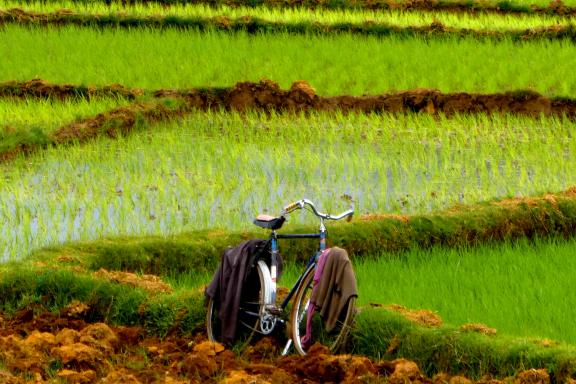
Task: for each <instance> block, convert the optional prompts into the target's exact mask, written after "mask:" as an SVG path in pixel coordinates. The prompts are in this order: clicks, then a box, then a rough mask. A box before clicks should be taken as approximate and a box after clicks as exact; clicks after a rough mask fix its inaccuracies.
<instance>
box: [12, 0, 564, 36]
mask: <svg viewBox="0 0 576 384" xmlns="http://www.w3.org/2000/svg"><path fill="white" fill-rule="evenodd" d="M6 7H7V8H11V7H22V8H23V9H24V10H28V11H34V12H55V11H57V10H59V9H62V8H65V9H72V10H74V11H75V12H77V13H80V14H106V15H110V16H112V17H113V16H114V15H119V14H122V15H128V16H132V17H140V18H145V17H147V16H151V15H154V16H163V17H171V16H172V17H182V18H202V19H204V18H214V17H228V18H231V19H237V18H241V17H245V16H250V17H256V18H259V19H263V20H266V21H270V22H279V23H286V24H294V23H320V24H326V25H333V24H337V23H352V24H363V23H384V24H389V25H391V26H398V27H408V26H429V25H430V24H432V23H433V22H435V23H438V22H440V23H442V24H443V25H445V26H448V27H454V28H467V29H475V30H496V31H497V30H525V29H533V28H542V27H546V26H551V25H556V26H562V25H564V26H565V25H570V24H571V20H570V18H569V17H562V16H556V15H537V14H520V15H515V14H505V15H498V14H479V15H471V14H467V13H450V12H440V11H438V12H418V11H413V12H405V11H398V10H388V11H373V10H362V9H334V10H322V11H319V10H311V9H306V8H269V7H265V6H261V7H250V6H240V7H230V6H226V5H222V6H219V7H212V6H210V5H208V4H186V5H181V4H180V5H173V6H171V7H165V6H162V5H160V4H147V5H143V4H134V5H130V6H125V5H122V4H120V3H113V4H110V5H106V4H104V3H101V2H95V3H77V2H70V1H61V2H50V3H46V2H31V3H26V4H21V2H16V1H8V2H7V3H6Z"/></svg>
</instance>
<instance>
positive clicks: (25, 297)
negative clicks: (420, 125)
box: [0, 191, 576, 381]
mask: <svg viewBox="0 0 576 384" xmlns="http://www.w3.org/2000/svg"><path fill="white" fill-rule="evenodd" d="M575 228H576V200H575V198H574V192H573V191H572V192H569V193H567V194H556V195H547V196H545V197H540V198H531V199H526V200H522V201H508V202H494V203H490V204H481V205H477V206H470V207H462V208H461V209H460V210H449V211H445V212H437V213H435V214H429V215H420V216H409V217H406V218H405V219H404V220H399V219H398V218H390V217H388V218H383V219H378V220H371V221H356V222H353V223H350V224H346V223H343V224H341V225H335V226H333V228H332V231H331V238H332V239H333V241H334V242H335V243H336V244H339V245H342V246H344V247H346V248H347V249H349V250H350V252H351V254H352V257H353V260H355V263H356V268H357V274H358V278H359V281H360V285H359V288H360V294H361V295H362V302H363V303H366V302H368V301H370V302H374V301H376V302H381V303H383V304H389V303H391V302H396V303H400V304H406V305H414V306H419V305H417V304H416V303H418V302H420V303H422V302H426V303H427V305H426V308H431V309H434V310H438V311H439V312H440V313H441V314H442V315H443V316H445V319H446V320H447V322H449V323H450V324H453V325H445V326H441V327H433V328H427V327H422V326H418V325H415V324H412V323H410V322H409V321H407V320H405V319H403V318H402V317H400V316H399V315H398V314H396V313H394V312H393V311H389V310H387V309H383V308H364V310H363V311H362V312H361V313H360V314H359V317H358V325H357V329H356V331H355V333H354V339H353V340H354V342H353V348H354V349H355V351H356V352H358V353H362V354H366V355H369V356H372V357H385V358H387V359H392V358H395V357H399V356H404V357H408V358H412V359H415V360H416V361H417V362H418V363H419V364H420V366H421V367H422V368H423V370H424V371H425V372H426V373H428V374H432V373H435V372H438V371H448V372H450V373H466V374H469V375H473V376H480V375H483V374H486V373H489V374H492V375H495V376H506V375H509V374H511V373H513V372H514V371H515V370H518V369H527V368H530V367H538V368H540V367H544V368H547V369H549V370H550V371H551V372H552V373H553V374H554V375H555V377H556V378H557V379H558V380H559V381H560V380H561V377H563V376H564V377H565V376H566V375H567V374H572V373H573V372H574V371H575V365H574V361H575V359H574V358H575V356H576V351H575V349H574V347H571V346H569V345H567V344H563V343H557V342H554V341H542V340H539V339H538V337H541V336H542V335H544V336H548V337H555V338H558V339H560V338H562V339H563V340H568V341H571V340H572V339H571V338H574V334H573V332H568V331H569V329H570V324H569V323H568V322H569V319H570V318H571V317H570V316H566V313H571V311H572V310H573V309H572V308H573V306H572V307H571V306H570V303H569V302H567V301H566V300H563V301H562V302H561V303H559V302H557V301H556V300H559V299H561V298H563V296H564V295H566V292H568V291H569V289H570V285H571V276H570V274H569V272H568V271H569V270H570V267H569V266H570V265H571V263H573V262H571V261H570V260H569V256H571V251H572V249H573V247H574V240H570V241H568V242H562V241H551V242H549V241H547V240H541V241H538V240H537V241H535V243H528V242H522V243H520V245H506V244H505V245H503V246H499V245H497V242H500V241H513V239H525V238H534V236H559V235H560V236H571V234H572V233H573V232H574V229H575ZM304 229H305V228H300V230H304ZM255 235H257V233H251V234H250V233H238V232H237V233H227V232H223V231H205V232H193V233H189V234H183V235H180V236H172V237H163V238H110V239H108V240H102V241H98V242H91V243H71V244H68V245H66V246H63V247H55V248H48V249H44V250H42V251H40V252H37V253H35V254H34V255H32V257H31V258H30V259H27V260H26V261H24V262H23V263H10V264H5V265H4V266H3V267H2V268H1V272H0V273H1V274H2V280H1V283H0V293H1V294H2V297H4V300H3V303H2V307H1V308H0V309H1V310H2V311H3V312H4V313H8V314H9V313H11V312H14V311H16V310H17V309H19V308H23V307H24V308H26V307H28V308H29V307H30V306H32V307H34V308H38V307H37V305H42V306H44V307H45V308H49V309H51V310H54V311H57V310H58V309H59V308H62V307H64V306H66V305H67V304H68V303H70V302H71V301H72V300H80V301H82V302H85V303H87V304H88V305H89V306H90V308H91V310H90V311H89V312H88V314H87V315H86V316H87V319H88V320H91V321H102V320H104V321H107V322H109V323H111V324H127V325H139V326H143V327H144V328H145V329H147V330H148V331H149V332H151V333H153V334H159V335H165V334H167V333H169V332H170V333H174V332H176V333H179V334H183V335H190V333H191V332H193V331H194V330H196V329H198V327H201V326H202V319H203V309H202V305H201V301H202V297H201V290H199V289H198V286H199V285H201V284H203V283H205V282H206V281H207V280H208V278H209V276H210V274H211V273H212V271H213V270H214V269H215V267H216V265H217V263H218V255H219V253H220V252H221V250H222V249H223V247H225V246H226V245H229V244H236V243H238V242H239V241H240V240H241V239H242V238H245V237H252V236H255ZM433 244H436V245H437V246H438V247H437V248H432V249H431V250H430V251H419V250H417V249H421V248H422V247H424V248H426V247H430V246H431V245H433ZM477 244H485V245H484V246H483V247H480V248H479V249H476V250H472V251H466V250H465V248H458V250H452V251H449V250H447V249H446V248H444V247H453V246H467V245H477ZM285 245H286V247H285V248H284V250H285V251H284V253H283V254H284V255H285V259H286V262H287V263H288V264H289V265H293V264H294V262H296V260H297V259H298V258H301V257H302V256H303V255H304V254H305V253H306V252H305V248H307V246H306V245H304V244H302V243H301V242H300V243H289V244H285ZM414 247H416V248H414ZM440 247H442V248H440ZM399 250H406V251H409V252H408V253H403V252H400V253H397V252H398V251H399ZM382 252H392V254H390V253H384V254H383V253H382ZM394 254H395V255H396V256H394ZM374 257H376V259H374ZM360 260H362V261H360ZM519 261H521V263H519ZM453 263H455V264H456V266H457V268H454V265H452V264H453ZM100 268H106V269H108V270H126V271H135V272H137V273H153V274H156V275H159V276H161V277H163V279H164V280H165V281H167V282H169V283H171V285H172V287H173V288H174V289H175V290H174V292H172V293H163V292H161V291H159V290H156V291H154V292H149V291H145V290H143V289H141V288H130V287H127V286H125V285H121V284H117V283H115V282H114V281H113V280H112V281H111V280H107V279H106V278H102V277H98V276H97V275H94V274H93V271H98V270H99V269H100ZM455 269H456V271H455ZM383 270H388V272H383V274H382V275H380V274H379V275H378V279H375V278H374V275H373V274H374V273H377V272H378V271H381V272H382V271H383ZM458 272H460V273H458ZM542 272H543V273H544V274H546V273H547V274H548V275H543V274H542ZM386 276H389V279H387V283H386V284H381V282H382V280H383V278H384V279H385V278H386ZM287 279H288V280H290V278H287ZM393 279H396V280H397V281H396V282H394V281H393ZM550 279H553V280H554V283H555V284H554V285H552V286H551V285H550V284H549V282H550ZM375 281H378V282H379V284H375ZM512 281H514V282H516V284H514V286H511V285H512V284H511V282H512ZM426 283H428V284H426ZM505 284H507V285H505ZM499 285H504V286H505V287H508V288H509V289H501V290H499V289H498V286H499ZM431 287H433V288H435V289H432V288H431ZM501 288H503V287H501ZM385 291H386V292H385ZM462 293H465V294H464V295H463V294H462ZM461 297H464V298H467V297H468V298H469V297H474V299H475V300H476V301H475V302H474V303H470V302H467V301H466V300H464V301H458V298H461ZM447 303H450V304H447ZM468 304H472V305H471V306H470V305H468ZM482 304H484V305H482ZM498 305H502V306H503V307H504V308H507V309H508V312H505V311H504V308H498V307H497V306H498ZM527 305H532V306H533V307H534V308H526V306H527ZM431 306H433V307H431ZM471 307H473V308H478V307H480V308H481V309H484V310H483V311H482V313H479V312H474V310H473V309H471ZM562 311H568V312H562ZM559 313H561V314H562V315H563V316H560V315H558V314H559ZM555 314H556V315H558V316H554V315H555ZM509 316H512V318H511V319H510V318H508V317H509ZM552 318H554V319H553V321H552V320H551V319H552ZM448 319H449V320H448ZM478 321H485V322H487V323H488V324H489V325H490V326H495V327H497V328H498V329H499V332H498V333H497V334H496V335H479V334H476V333H474V332H466V331H462V330H460V329H458V328H456V327H455V326H459V325H460V324H461V323H460V322H467V323H468V322H478ZM515 322H518V323H520V322H521V323H522V324H525V326H524V327H521V326H516V327H515ZM503 330H504V331H503ZM552 332H553V333H552ZM510 334H515V335H522V336H524V337H522V338H517V337H512V336H510ZM374 340H378V342H377V343H375V342H374ZM391 345H392V346H394V347H392V348H390V346H391ZM431 346H433V347H431ZM387 351H388V352H387Z"/></svg>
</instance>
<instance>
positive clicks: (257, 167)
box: [0, 112, 576, 259]
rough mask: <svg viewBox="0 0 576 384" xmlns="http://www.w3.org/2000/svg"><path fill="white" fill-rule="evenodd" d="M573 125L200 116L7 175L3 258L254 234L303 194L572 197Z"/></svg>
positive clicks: (45, 155) (374, 209) (411, 202)
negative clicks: (68, 244) (161, 239)
mask: <svg viewBox="0 0 576 384" xmlns="http://www.w3.org/2000/svg"><path fill="white" fill-rule="evenodd" d="M573 129H574V122H571V121H568V120H564V119H556V118H542V119H528V118H518V117H508V116H506V117H493V118H489V117H486V116H476V117H470V116H460V117H455V118H452V119H446V118H438V119H435V118H434V117H431V116H427V115H423V116H421V115H406V116H405V115H346V116H345V115H342V114H337V115H335V116H334V115H327V114H323V113H318V114H311V115H309V116H294V115H290V114H288V115H274V114H272V115H270V116H262V115H256V114H247V115H240V114H234V113H233V114H230V113H220V112H209V113H200V112H199V113H196V114H193V115H191V116H190V117H189V118H187V119H184V120H182V121H179V122H172V123H166V124H161V125H159V126H158V127H156V128H155V129H154V130H153V131H152V130H150V131H141V132H138V133H135V134H133V135H131V136H129V137H120V138H118V139H117V140H113V141H111V140H108V139H105V138H101V139H96V140H94V141H92V142H90V143H88V144H85V145H71V146H67V147H62V148H49V149H47V150H45V151H43V152H42V153H38V154H37V155H34V156H30V157H27V158H21V159H17V160H16V161H14V162H12V163H10V164H5V165H2V166H1V168H0V172H1V175H2V179H3V182H2V184H0V195H1V196H2V201H1V204H0V217H1V218H2V220H1V221H0V223H1V224H0V239H1V240H0V241H2V242H3V243H2V247H1V249H3V250H4V254H3V257H4V259H13V258H19V257H21V256H23V255H26V254H27V253H29V252H30V250H32V249H35V248H38V247H41V246H45V245H49V244H58V243H62V242H65V241H69V240H86V239H97V238H101V237H103V236H115V235H145V234H162V235H169V234H173V233H178V232H181V231H186V230H192V229H202V228H214V227H218V228H225V229H232V230H237V229H243V228H250V227H251V221H252V219H253V217H254V215H256V214H258V213H263V212H267V213H269V214H277V213H278V211H279V209H280V207H282V206H283V204H285V203H286V202H287V201H292V200H294V199H298V198H302V197H308V198H310V199H313V200H314V201H316V202H318V204H319V205H320V207H321V208H322V209H323V210H327V211H338V210H341V209H342V206H341V205H339V204H344V203H343V202H342V203H339V201H340V199H339V196H341V195H342V194H344V193H345V194H348V195H351V196H353V197H354V199H355V201H356V209H357V212H358V214H365V213H381V212H390V213H416V212H430V211H433V210H437V209H442V208H446V207H448V206H452V205H454V204H468V203H475V202H478V201H483V200H486V199H492V198H496V197H509V196H510V197H512V196H530V195H535V194H540V193H543V192H546V191H560V190H565V189H567V188H568V187H570V186H572V185H574V184H575V180H576V174H575V173H574V172H575V171H574V169H576V166H575V164H574V160H573V159H574V158H575V157H574V156H573V154H574V153H576V148H575V143H574V141H573V140H572V138H571V133H570V132H571V131H572V130H573ZM543 154H545V155H543ZM559 160H561V161H559ZM306 219H309V217H307V216H305V215H301V216H300V215H295V216H294V217H292V219H291V220H292V221H293V222H295V223H299V222H306Z"/></svg>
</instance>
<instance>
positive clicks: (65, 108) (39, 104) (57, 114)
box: [0, 98, 128, 133]
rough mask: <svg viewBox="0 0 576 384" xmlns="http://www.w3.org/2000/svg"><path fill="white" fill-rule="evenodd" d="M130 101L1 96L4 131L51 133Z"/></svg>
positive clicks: (0, 114) (0, 124)
mask: <svg viewBox="0 0 576 384" xmlns="http://www.w3.org/2000/svg"><path fill="white" fill-rule="evenodd" d="M127 103H128V102H127V101H126V100H122V99H118V98H100V99H96V100H91V101H88V100H85V99H68V100H62V101H59V100H47V99H45V100H39V99H26V100H21V99H5V98H0V121H1V123H0V132H2V131H3V132H4V133H8V132H14V131H20V130H28V129H31V128H39V129H41V130H42V131H43V132H44V133H49V132H51V131H53V130H54V129H56V128H59V127H60V126H62V125H64V124H66V123H70V122H72V121H74V120H76V119H79V118H82V117H87V116H94V115H96V114H98V113H101V112H105V111H108V110H110V109H112V108H115V107H118V106H120V105H126V104H127Z"/></svg>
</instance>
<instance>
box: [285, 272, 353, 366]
mask: <svg viewBox="0 0 576 384" xmlns="http://www.w3.org/2000/svg"><path fill="white" fill-rule="evenodd" d="M315 271H316V269H315V268H310V269H309V270H308V271H307V272H306V274H305V275H304V278H303V280H302V283H301V284H300V287H298V291H297V292H296V295H295V297H294V299H293V300H294V301H293V306H292V310H291V311H290V330H291V334H292V340H293V342H294V347H295V348H296V351H297V352H298V353H299V354H301V355H306V351H307V350H308V348H309V347H310V346H311V345H312V344H313V343H315V342H320V343H321V344H323V345H325V346H327V347H328V348H330V350H331V351H332V352H335V353H336V352H340V351H341V349H342V348H343V347H344V346H345V344H346V341H347V338H348V335H349V334H350V329H351V328H352V325H353V322H354V316H355V314H356V297H354V296H352V297H351V298H350V299H349V300H348V302H347V303H346V305H345V306H344V308H343V309H342V312H341V313H340V314H339V315H338V321H337V322H336V325H335V326H334V328H333V329H332V330H331V331H330V332H327V330H326V328H325V326H324V321H323V320H322V319H321V318H320V314H319V313H318V312H317V311H315V313H314V314H313V316H312V319H311V324H312V327H311V332H310V333H311V334H310V335H309V336H311V340H309V341H307V342H304V341H303V337H304V336H305V335H306V333H307V332H306V331H307V330H306V325H307V322H308V307H309V306H310V305H311V303H310V296H311V295H312V289H313V280H314V272H315Z"/></svg>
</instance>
